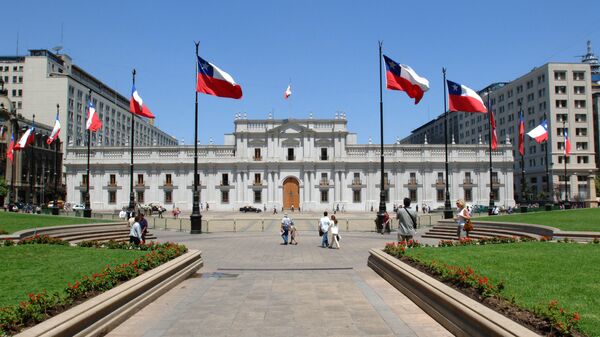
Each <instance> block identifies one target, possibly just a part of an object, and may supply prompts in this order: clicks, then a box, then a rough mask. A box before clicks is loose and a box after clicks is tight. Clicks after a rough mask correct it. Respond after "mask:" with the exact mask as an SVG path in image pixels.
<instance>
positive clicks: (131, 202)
mask: <svg viewBox="0 0 600 337" xmlns="http://www.w3.org/2000/svg"><path fill="white" fill-rule="evenodd" d="M131 74H132V78H133V86H135V69H133V71H132V72H131ZM134 128H135V118H134V113H133V112H132V113H131V137H130V138H129V142H130V143H131V144H130V145H131V163H130V164H129V207H128V208H127V210H128V212H129V215H131V214H132V213H133V212H134V211H135V194H134V192H133V137H134V133H133V129H134Z"/></svg>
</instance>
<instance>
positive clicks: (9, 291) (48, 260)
mask: <svg viewBox="0 0 600 337" xmlns="http://www.w3.org/2000/svg"><path fill="white" fill-rule="evenodd" d="M147 253H148V252H144V251H139V250H121V249H94V248H80V247H69V246H59V245H22V246H21V245H19V246H12V247H2V248H0V261H2V268H0V280H2V282H0V307H3V306H8V305H15V304H16V305H18V304H19V302H20V301H22V300H24V299H26V298H27V294H28V293H39V292H41V291H42V290H47V291H48V293H52V292H55V291H58V292H61V293H62V292H63V291H64V289H65V288H66V287H67V284H68V283H69V282H74V281H75V280H77V279H79V278H81V277H82V276H84V275H91V274H93V273H97V272H99V271H101V270H102V268H104V267H106V265H109V264H110V265H115V264H122V263H127V262H131V261H133V260H135V259H136V258H137V257H139V256H142V255H145V254H147Z"/></svg>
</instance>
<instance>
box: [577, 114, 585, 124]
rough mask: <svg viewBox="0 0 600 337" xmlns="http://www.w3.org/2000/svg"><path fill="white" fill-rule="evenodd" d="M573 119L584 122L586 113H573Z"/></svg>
mask: <svg viewBox="0 0 600 337" xmlns="http://www.w3.org/2000/svg"><path fill="white" fill-rule="evenodd" d="M575 121H576V122H578V123H586V122H587V115H586V114H575Z"/></svg>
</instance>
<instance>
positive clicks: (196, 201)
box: [190, 42, 202, 234]
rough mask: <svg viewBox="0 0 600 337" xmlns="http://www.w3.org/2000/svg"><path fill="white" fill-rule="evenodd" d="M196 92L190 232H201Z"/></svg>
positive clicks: (197, 43)
mask: <svg viewBox="0 0 600 337" xmlns="http://www.w3.org/2000/svg"><path fill="white" fill-rule="evenodd" d="M194 43H195V44H196V76H198V57H199V54H198V47H199V45H200V42H194ZM195 92H196V105H195V110H194V113H195V114H194V192H193V204H192V214H191V215H190V223H191V228H190V234H201V233H202V215H201V214H200V192H199V191H198V178H199V177H198V90H195Z"/></svg>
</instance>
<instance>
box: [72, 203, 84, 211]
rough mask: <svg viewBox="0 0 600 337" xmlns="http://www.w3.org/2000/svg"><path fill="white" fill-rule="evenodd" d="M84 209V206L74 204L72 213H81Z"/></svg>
mask: <svg viewBox="0 0 600 337" xmlns="http://www.w3.org/2000/svg"><path fill="white" fill-rule="evenodd" d="M84 209H85V205H84V204H75V205H73V210H74V211H83V210H84Z"/></svg>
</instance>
